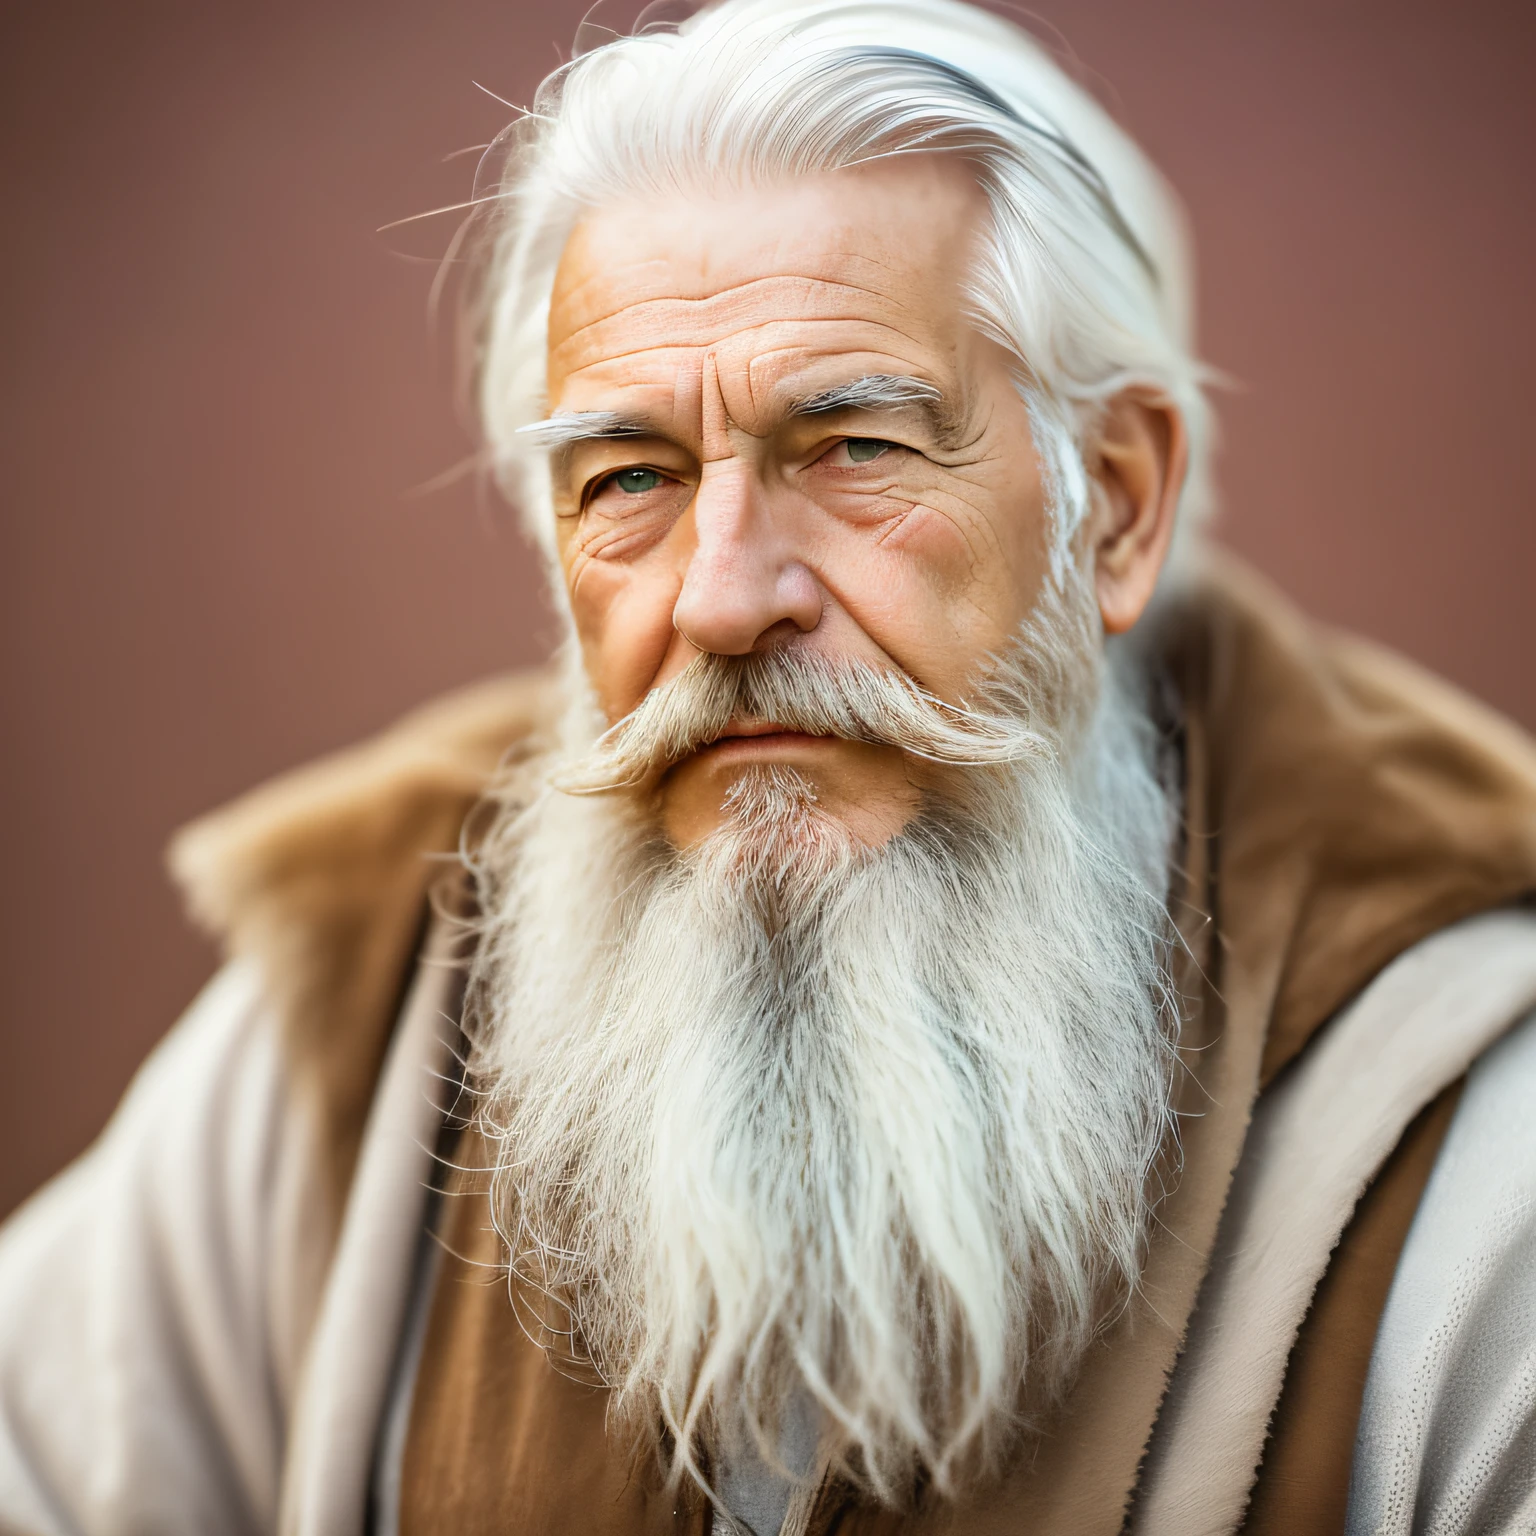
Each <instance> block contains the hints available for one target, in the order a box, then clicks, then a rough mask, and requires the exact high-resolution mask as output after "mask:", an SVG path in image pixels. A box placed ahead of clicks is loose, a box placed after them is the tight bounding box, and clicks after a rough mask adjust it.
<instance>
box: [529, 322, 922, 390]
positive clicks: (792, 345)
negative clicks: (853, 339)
mask: <svg viewBox="0 0 1536 1536" xmlns="http://www.w3.org/2000/svg"><path fill="white" fill-rule="evenodd" d="M785 326H793V327H795V328H796V329H797V330H798V331H799V332H801V333H802V336H801V338H791V339H788V340H786V341H784V342H782V343H779V344H776V345H773V346H765V347H762V348H760V349H751V356H750V358H749V359H748V361H747V364H746V366H747V368H748V369H751V368H753V367H755V366H757V365H758V364H759V363H760V362H761V361H763V360H765V359H768V358H771V357H778V356H782V355H784V354H786V353H794V352H819V353H820V355H821V356H825V357H836V356H846V355H851V354H857V353H866V354H868V355H870V356H878V355H881V354H882V353H884V355H887V356H890V357H893V358H894V357H899V356H901V353H900V352H899V351H889V352H887V351H886V349H884V348H882V347H880V346H878V345H877V344H876V337H875V336H870V337H868V338H867V339H866V340H864V341H861V342H859V344H857V345H849V346H839V347H828V346H826V345H825V343H813V342H811V341H809V340H806V339H803V338H804V333H806V332H809V331H811V330H812V329H815V328H821V327H825V326H859V327H862V328H865V329H866V330H868V331H871V332H876V333H880V334H883V335H888V336H894V337H896V338H898V339H899V340H901V341H903V342H906V343H907V344H908V345H909V346H911V347H916V348H923V347H928V346H931V343H928V342H925V341H924V340H923V339H922V338H921V337H919V336H914V335H913V334H912V333H911V332H909V331H904V330H902V329H901V328H900V327H899V326H897V325H894V324H889V323H887V322H885V321H883V320H871V319H864V318H858V317H854V316H848V315H826V316H816V317H812V318H808V319H802V318H799V317H789V316H778V317H775V318H773V319H771V320H764V321H761V322H760V323H758V324H756V325H751V326H743V327H742V328H741V329H740V330H737V331H733V332H731V333H730V335H729V336H726V337H723V338H722V337H712V338H710V339H708V340H702V341H676V340H657V341H642V342H640V343H638V344H636V345H634V346H630V347H626V348H624V349H623V350H622V351H618V352H605V353H603V354H602V355H601V356H598V357H593V358H591V359H589V360H586V361H581V362H578V363H576V364H575V365H574V366H572V367H569V368H567V369H566V370H565V381H566V382H569V381H570V380H572V379H575V378H577V377H578V376H579V375H581V374H583V373H590V372H591V371H593V370H594V369H599V368H605V367H608V366H610V365H611V364H614V363H621V362H625V361H627V360H628V359H630V358H635V357H643V356H646V355H648V354H649V355H651V356H654V357H656V358H657V359H658V360H659V359H661V358H663V357H665V356H666V355H667V354H669V353H692V354H697V353H699V352H702V351H706V350H707V351H712V352H716V353H722V352H723V353H725V354H726V356H727V358H728V359H729V357H730V354H731V353H732V352H734V351H736V350H738V348H739V347H741V346H742V345H746V346H748V347H749V348H750V338H751V337H752V336H754V335H755V334H758V333H760V332H765V331H770V330H772V329H774V328H775V327H785ZM564 346H565V344H564V343H563V342H562V343H561V344H560V346H559V347H557V348H555V349H553V350H552V352H551V360H552V361H554V360H555V359H557V358H558V355H559V352H560V351H562V350H563V349H564ZM557 366H558V364H557Z"/></svg>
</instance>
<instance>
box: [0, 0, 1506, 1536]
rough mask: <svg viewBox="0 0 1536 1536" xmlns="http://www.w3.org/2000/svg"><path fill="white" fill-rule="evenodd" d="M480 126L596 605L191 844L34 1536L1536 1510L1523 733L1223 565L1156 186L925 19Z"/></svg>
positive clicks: (535, 521)
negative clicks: (182, 935)
mask: <svg viewBox="0 0 1536 1536" xmlns="http://www.w3.org/2000/svg"><path fill="white" fill-rule="evenodd" d="M506 147H507V148H508V155H507V158H506V171H505V174H504V177H503V180H502V181H501V182H500V183H499V185H498V187H497V189H496V191H495V193H494V195H491V196H489V199H488V201H489V205H490V206H491V207H492V209H493V217H492V219H491V221H490V225H489V229H488V233H487V240H486V243H485V248H484V255H483V264H482V266H483V271H482V278H483V280H482V282H481V283H480V285H479V288H478V290H477V303H478V306H479V307H478V318H479V322H480V323H479V327H478V330H477V333H476V334H477V353H476V363H477V376H478V379H479V386H480V400H481V404H482V409H483V417H484V426H485V432H486V436H487V441H488V446H489V451H490V453H491V455H492V456H493V458H494V461H495V463H496V466H497V468H498V471H499V473H500V475H501V476H502V478H503V479H504V480H505V481H506V482H507V483H508V485H509V487H510V488H511V490H512V491H513V493H514V495H515V496H516V498H517V499H518V500H519V501H520V503H521V505H522V506H523V507H524V509H525V511H526V513H527V516H528V519H529V524H530V527H531V529H532V531H533V534H534V536H535V538H536V539H537V541H538V543H539V546H540V547H541V548H542V550H543V551H544V552H545V554H546V556H547V558H548V562H549V567H550V570H551V574H552V581H553V584H554V588H555V591H556V592H557V594H558V596H559V599H560V603H561V606H562V611H563V612H564V614H565V615H566V617H567V620H568V625H569V639H568V643H567V645H566V647H565V649H564V651H563V653H562V658H561V660H560V662H559V664H558V665H557V667H556V668H554V669H553V670H552V671H551V672H550V673H549V674H548V675H547V676H546V675H539V676H534V677H525V678H519V679H513V680H510V681H506V682H498V683H494V684H490V685H487V686H486V687H484V688H482V689H480V690H478V691H474V692H471V693H468V694H465V695H462V696H460V697H457V698H455V699H453V700H449V701H446V702H444V703H442V704H440V705H438V706H435V707H434V708H432V709H430V710H428V711H426V712H424V713H422V714H421V715H419V716H416V717H413V718H412V719H411V720H409V721H407V722H405V723H404V724H403V725H401V726H400V727H398V728H397V729H395V730H394V731H392V732H390V733H389V734H387V735H386V736H384V737H383V738H381V739H380V740H378V741H376V742H374V743H371V744H369V745H366V746H364V747H362V748H360V749H358V750H356V751H354V752H352V753H349V754H347V755H345V756H343V757H341V758H338V759H336V760H334V761H332V762H330V763H328V764H325V765H322V766H320V767H319V768H315V769H311V770H308V771H306V772H304V773H302V774H299V775H297V776H295V777H293V778H291V779H289V780H286V781H284V782H282V783H279V784H277V785H275V786H271V787H268V788H266V789H263V790H260V791H257V792H256V794H255V795H253V796H252V797H250V798H249V799H247V800H246V801H243V802H241V803H239V804H237V805H236V806H234V807H233V808H231V809H229V810H227V811H225V812H222V813H220V814H218V815H216V816H214V817H212V818H210V819H209V820H207V821H206V822H204V823H201V824H199V825H198V826H195V827H194V828H192V829H191V830H190V831H188V832H187V833H185V834H183V836H182V838H181V839H180V841H179V843H178V845H177V848H176V850H175V862H176V866H177V869H178V871H179V873H180V875H181V876H182V878H183V880H184V883H185V884H186V886H187V888H188V890H189V892H190V896H191V900H192V902H193V905H194V907H195V909H196V911H197V912H198V913H199V915H200V916H201V917H203V918H204V919H205V920H206V921H208V922H209V923H211V924H212V925H213V926H215V927H216V928H217V929H218V930H219V931H221V932H222V933H223V934H224V935H225V937H226V940H227V942H228V945H229V947H230V950H231V955H232V958H231V960H230V963H229V965H228V966H227V968H226V969H225V970H224V972H223V973H221V975H220V976H219V977H218V978H217V979H215V981H214V982H213V983H212V984H211V985H210V987H209V989H208V990H207V992H206V993H205V994H204V995H203V996H202V997H201V998H200V999H199V1000H198V1001H197V1002H196V1003H195V1004H194V1006H193V1007H192V1009H191V1011H190V1012H189V1014H188V1015H187V1017H186V1018H185V1019H184V1020H183V1021H182V1022H181V1023H180V1024H179V1025H178V1026H177V1028H176V1029H175V1030H174V1031H173V1032H172V1034H171V1035H170V1037H169V1038H168V1039H167V1041H166V1042H165V1043H164V1044H163V1045H162V1046H161V1047H160V1048H159V1050H158V1051H157V1052H156V1053H155V1055H154V1056H153V1057H152V1058H151V1060H150V1062H149V1063H148V1064H147V1065H146V1067H145V1068H144V1070H143V1072H142V1073H141V1074H140V1076H139V1078H138V1080H137V1081H136V1082H135V1084H134V1086H133V1088H132V1089H131V1090H130V1092H129V1094H128V1097H127V1099H126V1101H125V1102H124V1104H123V1107H122V1109H121V1110H120V1112H119V1113H118V1115H117V1117H116V1119H115V1120H114V1122H113V1124H112V1125H111V1127H110V1128H109V1129H108V1131H107V1132H106V1134H105V1135H104V1137H103V1138H102V1140H101V1141H100V1142H99V1143H98V1145H97V1146H96V1147H95V1148H94V1149H93V1150H92V1151H91V1152H90V1153H88V1154H87V1155H86V1157H85V1158H84V1159H82V1160H81V1162H80V1163H78V1164H77V1165H76V1166H75V1167H74V1168H73V1169H71V1170H70V1171H69V1172H67V1173H66V1174H64V1175H63V1176H62V1177H61V1178H60V1179H59V1180H58V1181H56V1183H55V1184H54V1185H52V1186H51V1187H50V1188H49V1189H47V1190H45V1191H44V1192H43V1193H42V1194H41V1195H39V1196H38V1197H37V1199H36V1200H35V1201H34V1202H33V1203H32V1204H31V1205H30V1206H28V1207H27V1208H25V1209H24V1210H23V1211H22V1213H20V1214H19V1215H18V1217H17V1218H16V1219H15V1220H14V1222H13V1223H12V1224H11V1226H10V1228H9V1229H8V1230H7V1232H6V1233H5V1236H4V1239H3V1244H0V1318H3V1320H4V1338H3V1346H0V1520H3V1523H4V1524H5V1528H6V1529H7V1530H16V1531H22V1532H31V1533H39V1536H40V1533H53V1532H60V1533H64V1532H81V1533H96V1532H101V1533H107V1532H112V1533H116V1532H125V1533H126V1532H157V1533H170V1532H183V1531H185V1532H189V1533H190V1532H205V1533H206V1532H214V1531H217V1532H245V1531H250V1532H265V1531H273V1530H281V1531H283V1532H287V1533H294V1536H298V1533H303V1536H348V1533H359V1536H360V1533H362V1532H364V1531H371V1532H378V1533H393V1532H405V1533H413V1536H414V1533H426V1532H455V1533H465V1532H482V1531H483V1532H490V1531H493V1530H495V1531H527V1532H530V1533H532V1532H541V1533H543V1532H551V1533H553V1532H571V1533H574V1532H582V1533H603V1536H606V1533H620V1532H625V1533H627V1532H642V1531H645V1532H650V1531H663V1530H666V1531H673V1530H676V1531H685V1532H695V1533H704V1532H707V1531H709V1530H711V1529H713V1530H714V1531H717V1532H722V1533H723V1532H728V1531H737V1532H751V1533H755V1536H769V1533H773V1532H782V1533H785V1536H807V1533H813V1532H815V1533H819V1532H830V1531H833V1530H834V1529H835V1530H836V1531H838V1532H843V1533H853V1532H860V1533H866V1532H867V1533H876V1532H879V1533H896V1532H903V1533H906V1532H912V1533H917V1532H924V1533H926V1532H938V1531H952V1532H1026V1531H1027V1532H1029V1533H1031V1536H1058V1533H1060V1536H1066V1533H1085V1536H1086V1533H1103V1536H1114V1533H1116V1532H1118V1531H1121V1530H1122V1529H1126V1528H1128V1529H1130V1530H1133V1531H1138V1532H1162V1533H1169V1536H1188V1533H1191V1532H1211V1533H1215V1532H1231V1531H1235V1530H1238V1529H1242V1530H1244V1531H1248V1532H1300V1531H1306V1532H1313V1531H1338V1530H1344V1529H1348V1530H1350V1531H1359V1532H1366V1531H1371V1532H1376V1531H1402V1532H1408V1531H1410V1530H1412V1531H1419V1530H1434V1531H1444V1532H1490V1531H1517V1530H1519V1531H1528V1530H1531V1529H1532V1528H1533V1522H1536V1481H1533V1473H1532V1467H1533V1463H1536V1406H1533V1395H1536V1385H1533V1384H1536V1308H1533V1286H1532V1281H1531V1278H1530V1277H1531V1273H1532V1263H1533V1260H1536V1215H1533V1209H1536V1202H1533V1201H1532V1198H1531V1196H1532V1193H1533V1190H1536V1134H1533V1132H1532V1129H1531V1127H1530V1124H1529V1117H1528V1115H1527V1113H1526V1105H1527V1104H1528V1103H1529V1102H1530V1095H1531V1093H1532V1092H1533V1090H1536V1024H1532V1023H1527V1022H1522V1021H1523V1020H1524V1019H1525V1018H1526V1016H1527V1015H1528V1014H1529V1012H1530V1010H1531V1008H1532V1006H1533V1004H1536V918H1533V917H1532V915H1531V914H1530V913H1529V912H1528V911H1526V910H1525V909H1523V908H1522V907H1521V905H1520V903H1521V902H1522V901H1523V900H1524V899H1525V898H1527V897H1528V896H1529V895H1530V894H1531V892H1532V891H1533V889H1536V752H1533V751H1532V748H1531V744H1530V743H1529V742H1527V741H1526V740H1525V739H1524V738H1522V737H1521V736H1520V735H1519V734H1518V733H1517V732H1515V731H1514V730H1513V729H1511V728H1509V727H1508V726H1506V725H1504V724H1502V723H1501V722H1499V721H1497V720H1495V719H1492V718H1490V717H1488V716H1486V715H1484V714H1482V713H1480V712H1479V711H1478V710H1477V709H1476V708H1475V707H1474V706H1472V705H1470V704H1469V703H1467V702H1466V701H1464V700H1462V699H1460V698H1458V697H1456V696H1454V695H1453V694H1452V693H1451V692H1450V691H1449V690H1447V689H1445V688H1444V687H1442V686H1441V685H1439V684H1436V683H1434V682H1433V681H1431V680H1430V679H1428V678H1426V677H1424V676H1422V675H1420V674H1418V673H1416V672H1414V671H1412V670H1411V669H1410V668H1408V667H1407V666H1406V665H1404V664H1403V663H1400V662H1398V661H1395V660H1393V659H1391V658H1389V657H1387V656H1384V655H1381V654H1379V653H1377V652H1375V651H1372V650H1370V649H1368V648H1366V647H1363V646H1360V645H1357V644H1354V643H1351V642H1347V641H1344V640H1341V639H1338V638H1335V637H1331V636H1324V635H1320V634H1318V633H1317V632H1315V631H1314V630H1312V629H1310V628H1309V627H1308V626H1307V625H1306V624H1305V623H1304V622H1302V621H1301V620H1300V619H1299V618H1297V617H1296V616H1295V615H1294V614H1292V613H1291V612H1289V611H1288V610H1287V609H1286V608H1285V607H1284V606H1283V605H1282V603H1281V602H1280V601H1279V599H1278V598H1276V597H1275V596H1274V595H1272V594H1271V593H1269V592H1268V591H1267V590H1265V589H1264V588H1263V587H1262V586H1261V585H1260V584H1259V583H1257V582H1256V581H1255V580H1254V579H1253V578H1251V577H1249V576H1247V575H1245V574H1243V573H1242V572H1240V571H1238V570H1235V569H1233V568H1231V567H1230V566H1227V565H1224V564H1221V563H1220V562H1218V561H1216V560H1215V559H1214V558H1213V557H1211V556H1210V555H1208V554H1204V553H1202V551H1201V549H1200V547H1199V544H1198V540H1197V534H1198V526H1197V525H1198V522H1199V520H1200V517H1201V515H1202V513H1203V511H1204V510H1205V508H1206V505H1207V503H1208V500H1209V496H1208V459H1209V453H1210V440H1211V432H1210V425H1209V421H1208V417H1207V411H1206V406H1205V403H1204V401H1203V399H1202V396H1201V388H1200V385H1201V369H1200V366H1199V364H1198V362H1197V361H1196V360H1195V358H1194V356H1193V355H1192V352H1191V343H1190V329H1191V325H1190V299H1189V291H1188V272H1187V268H1186V265H1185V262H1184V258H1183V256H1182V254H1181V250H1180V244H1179V230H1178V220H1177V216H1176V213H1175V211H1174V209H1173V207H1172V204H1171V200H1170V197H1169V194H1168V193H1167V192H1166V191H1165V189H1164V188H1163V186H1162V184H1161V183H1160V182H1159V180H1158V178H1157V176H1156V173H1155V172H1154V171H1153V170H1152V169H1151V167H1150V166H1148V165H1147V163H1146V162H1145V161H1144V160H1143V159H1142V158H1141V156H1140V154H1139V153H1138V152H1137V150H1136V149H1135V148H1134V147H1133V146H1132V145H1131V144H1130V143H1129V142H1128V141H1127V140H1126V139H1125V138H1124V137H1123V136H1122V135H1121V134H1120V133H1119V131H1118V130H1117V129H1116V128H1115V127H1114V126H1113V125H1112V124H1111V123H1110V122H1109V121H1108V120H1107V118H1106V117H1105V116H1104V115H1103V114H1102V113H1101V112H1100V111H1099V110H1098V109H1097V108H1096V107H1095V106H1094V105H1093V104H1092V103H1091V102H1090V101H1089V100H1088V99H1087V98H1086V97H1085V96H1084V95H1083V94H1082V93H1081V92H1080V91H1078V90H1077V89H1076V88H1075V87H1074V86H1073V85H1071V84H1070V83H1069V82H1068V81H1067V80H1066V79H1064V78H1063V77H1062V76H1061V74H1060V73H1059V72H1058V71H1057V70H1056V69H1055V68H1054V67H1053V66H1052V65H1051V63H1050V62H1049V61H1048V60H1047V59H1046V58H1045V57H1044V56H1043V55H1042V54H1041V52H1040V51H1039V50H1038V49H1037V48H1036V47H1035V46H1034V45H1033V44H1031V43H1030V42H1029V41H1028V40H1027V39H1026V38H1025V37H1023V36H1022V35H1021V34H1019V33H1018V32H1016V31H1015V30H1013V29H1012V28H1010V27H1008V26H1006V25H1005V24H1003V23H1001V22H999V21H996V20H994V19H992V18H989V17H987V16H985V15H983V14H982V13H979V12H976V11H972V10H970V9H968V8H966V7H963V6H960V5H958V4H955V3H952V0H874V3H869V4H857V5H856V4H852V3H846V0H828V3H811V4H803V5H801V6H799V7H792V8H787V7H785V6H783V5H779V4H770V3H766V0H728V3H726V4H724V5H721V6H719V7H717V8H715V9H712V10H709V11H706V12H704V13H702V14H701V15H699V16H698V17H696V18H695V19H694V20H692V21H691V22H689V23H688V24H687V25H685V26H683V27H682V28H681V29H680V30H677V31H671V30H651V31H646V32H642V33H641V34H640V35H638V36H635V37H632V38H624V39H620V40H617V41H614V42H613V43H611V44H609V45H608V46H606V47H603V48H601V49H599V50H597V51H595V52H592V53H589V54H586V55H585V56H583V57H580V58H578V59H577V60H576V61H575V62H574V63H572V64H571V65H569V66H567V67H566V68H565V69H563V70H561V71H560V72H558V73H557V75H556V76H554V77H553V78H552V79H551V80H550V81H549V82H547V83H546V85H545V87H544V89H543V91H542V92H541V94H540V96H539V98H538V102H537V104H536V108H535V110H534V112H533V113H531V114H530V115H529V117H528V118H527V119H526V121H524V122H523V123H522V124H520V125H518V126H517V127H516V128H515V130H513V131H512V132H511V134H510V139H509V143H508V145H507V146H506Z"/></svg>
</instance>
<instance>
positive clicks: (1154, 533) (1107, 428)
mask: <svg viewBox="0 0 1536 1536" xmlns="http://www.w3.org/2000/svg"><path fill="white" fill-rule="evenodd" d="M1188 462H1189V441H1188V435H1187V434H1186V432H1185V430H1184V418H1183V415H1182V414H1181V413H1180V412H1179V411H1178V410H1177V409H1175V407H1174V406H1173V405H1172V403H1171V402H1169V401H1168V400H1166V399H1165V398H1163V397H1161V396H1158V395H1155V394H1152V393H1150V392H1149V391H1146V390H1141V389H1128V390H1126V391H1124V392H1123V393H1121V394H1118V395H1116V396H1115V397H1114V399H1113V400H1111V401H1110V402H1109V404H1108V405H1107V406H1106V407H1105V411H1104V416H1103V418H1102V421H1101V422H1100V426H1099V438H1098V443H1097V452H1096V453H1095V454H1094V455H1093V457H1092V460H1091V462H1090V469H1091V471H1092V475H1093V479H1094V481H1095V483H1096V485H1097V488H1098V493H1097V494H1096V495H1095V496H1094V507H1093V512H1092V514H1091V515H1090V517H1089V519H1088V530H1087V536H1088V545H1089V552H1090V554H1091V555H1092V558H1093V569H1094V587H1095V591H1096V595H1097V597H1098V600H1099V613H1100V614H1101V615H1102V617H1103V620H1104V629H1105V632H1106V633H1107V634H1111V635H1118V634H1122V633H1123V632H1124V631H1125V630H1128V629H1129V628H1130V627H1131V625H1133V624H1134V623H1135V622H1136V620H1137V619H1139V618H1140V617H1141V615H1142V611H1143V610H1144V609H1145V608H1146V606H1147V604H1148V603H1149V602H1150V601H1151V599H1152V589H1153V587H1155V586H1156V585H1157V576H1158V572H1159V571H1161V570H1162V568H1163V561H1164V559H1165V558H1166V557H1167V554H1168V545H1169V543H1170V542H1171V540H1172V538H1173V522H1174V514H1175V513H1176V511H1177V510H1178V505H1179V492H1180V491H1181V490H1182V489H1183V486H1184V471H1185V468H1186V467H1187V465H1188Z"/></svg>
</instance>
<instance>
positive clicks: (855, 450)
mask: <svg viewBox="0 0 1536 1536" xmlns="http://www.w3.org/2000/svg"><path fill="white" fill-rule="evenodd" d="M844 446H845V447H846V448H847V450H848V457H849V458H850V459H852V460H853V462H854V463H855V464H868V463H869V462H870V460H871V459H878V458H879V457H880V455H881V454H882V453H884V452H885V450H886V449H887V448H889V447H890V446H891V445H890V444H889V443H883V442H881V441H880V439H879V438H878V437H850V438H847V439H846V440H845V442H844Z"/></svg>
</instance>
